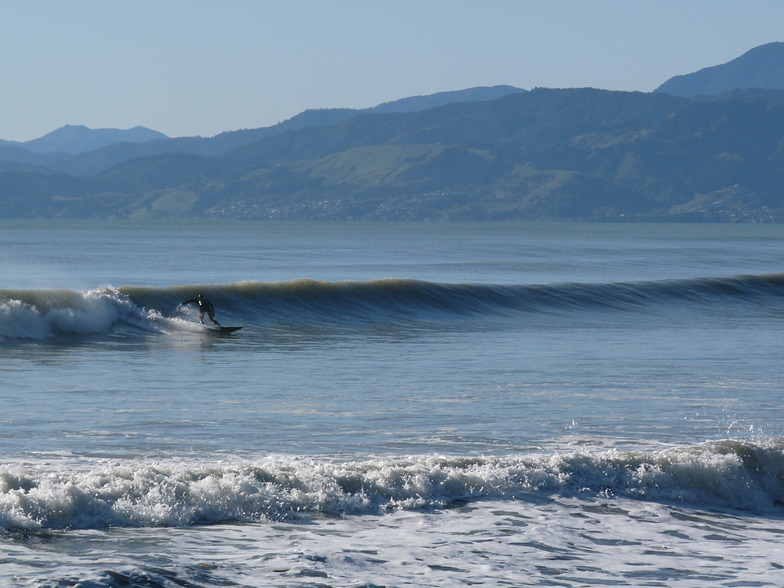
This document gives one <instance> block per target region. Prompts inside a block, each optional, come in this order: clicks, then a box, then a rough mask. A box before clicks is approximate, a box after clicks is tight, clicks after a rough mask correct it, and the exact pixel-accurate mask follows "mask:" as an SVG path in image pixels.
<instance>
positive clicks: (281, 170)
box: [0, 89, 784, 222]
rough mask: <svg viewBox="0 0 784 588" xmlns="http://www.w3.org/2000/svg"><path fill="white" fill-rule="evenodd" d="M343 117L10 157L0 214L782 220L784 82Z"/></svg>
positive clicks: (513, 98)
mask: <svg viewBox="0 0 784 588" xmlns="http://www.w3.org/2000/svg"><path fill="white" fill-rule="evenodd" d="M344 114H345V113H343V112H341V114H340V116H336V117H335V122H334V124H318V125H314V126H307V125H306V126H296V127H292V128H289V129H288V130H285V131H282V132H277V133H273V134H270V133H259V134H258V138H256V140H253V141H252V142H249V143H245V144H242V145H241V146H239V148H236V149H234V150H230V151H228V152H223V153H222V154H211V153H212V152H211V151H210V149H207V148H203V149H201V150H200V153H193V152H191V153H180V154H177V153H161V154H152V155H149V156H147V157H138V158H133V159H129V160H125V161H122V162H121V163H119V164H118V165H116V166H115V167H112V168H111V169H108V170H106V171H104V172H102V173H99V174H97V175H93V176H78V177H77V176H72V175H68V174H63V173H53V172H52V171H48V170H43V169H41V168H33V167H24V166H21V167H20V166H16V167H14V168H12V169H11V168H8V167H0V216H2V217H5V218H9V217H35V216H53V217H54V216H58V217H63V216H71V217H118V218H124V217H133V218H180V217H186V218H253V219H374V220H396V219H404V220H526V219H580V220H586V219H590V220H611V221H629V220H702V221H749V222H774V221H775V222H778V221H782V220H784V195H783V194H782V186H784V177H782V172H783V171H784V165H783V164H784V141H783V140H782V138H784V93H779V92H775V91H764V92H756V91H744V92H739V93H735V94H725V95H722V96H720V97H716V98H713V99H690V98H681V97H675V96H670V95H666V94H663V93H653V94H648V93H639V92H610V91H604V90H594V89H569V90H550V89H537V90H533V91H530V92H515V93H512V94H508V95H505V96H503V97H501V98H499V99H496V100H486V101H477V102H462V103H451V104H445V105H442V106H438V107H436V108H431V109H428V110H421V111H415V112H395V113H379V112H364V113H360V114H354V115H352V116H348V117H346V116H344ZM219 137H220V136H219ZM222 140H224V141H225V140H226V138H223V139H222ZM154 143H159V142H154Z"/></svg>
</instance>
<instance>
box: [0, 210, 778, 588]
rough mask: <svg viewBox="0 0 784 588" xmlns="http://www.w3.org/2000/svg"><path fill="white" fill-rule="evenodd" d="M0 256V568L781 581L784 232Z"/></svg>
mask: <svg viewBox="0 0 784 588" xmlns="http://www.w3.org/2000/svg"><path fill="white" fill-rule="evenodd" d="M0 247H1V248H2V249H1V250H2V256H0V585H2V586H36V587H38V586H50V587H70V586H80V587H98V586H117V587H120V586H148V587H156V586H165V587H175V586H176V587H182V586H185V587H194V586H296V587H298V586H695V587H698V586H699V587H703V586H733V587H737V586H782V585H784V413H783V412H782V402H783V401H784V369H783V368H782V356H784V337H783V336H782V335H783V334H784V273H781V272H784V226H781V225H730V224H727V225H689V224H679V225H667V224H658V225H643V224H363V223H354V224H351V223H347V224H339V223H323V224H319V223H240V222H235V223H228V222H227V223H195V222H191V223H161V224H132V223H120V222H116V223H114V222H92V223H88V222H69V221H61V222H55V221H48V222H44V221H15V222H11V221H0ZM199 293H202V294H204V295H205V296H206V297H207V298H209V299H210V300H211V301H212V302H213V304H214V305H215V309H216V318H217V320H218V321H220V323H221V324H223V325H236V326H240V325H241V326H243V328H242V329H241V330H239V331H237V332H235V333H232V334H221V333H218V332H216V331H214V330H212V329H210V328H209V327H207V326H202V325H201V324H199V316H198V313H197V312H196V310H195V309H194V308H193V307H190V306H188V307H183V306H180V305H179V303H180V302H182V301H183V300H186V299H189V298H193V297H194V296H196V295H197V294H199Z"/></svg>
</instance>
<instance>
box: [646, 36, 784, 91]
mask: <svg viewBox="0 0 784 588" xmlns="http://www.w3.org/2000/svg"><path fill="white" fill-rule="evenodd" d="M749 88H761V89H768V90H784V43H782V42H774V43H767V44H765V45H760V46H758V47H755V48H753V49H751V50H749V51H747V52H746V53H744V54H743V55H741V56H740V57H737V58H735V59H733V60H732V61H728V62H727V63H724V64H722V65H715V66H713V67H706V68H703V69H701V70H699V71H696V72H694V73H690V74H685V75H681V76H675V77H673V78H670V79H669V80H667V81H666V82H664V83H663V84H662V85H661V86H659V87H658V88H656V90H654V91H655V92H659V93H662V94H672V95H674V96H684V97H687V98H692V97H694V96H715V95H718V94H724V93H725V92H732V91H733V90H744V89H749Z"/></svg>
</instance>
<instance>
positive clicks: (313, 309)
mask: <svg viewBox="0 0 784 588" xmlns="http://www.w3.org/2000/svg"><path fill="white" fill-rule="evenodd" d="M198 292H201V293H203V294H204V295H205V296H207V297H208V298H209V299H210V300H212V301H213V303H214V304H215V306H216V308H217V309H218V314H219V316H228V317H229V318H230V319H232V320H237V321H242V322H243V323H244V324H261V325H263V324H270V323H274V322H288V323H308V322H320V323H323V322H371V323H375V322H378V323H386V322H396V321H425V320H449V319H450V318H456V317H467V316H481V315H487V316H509V315H514V314H525V313H550V314H552V313H564V312H569V313H573V312H592V311H597V310H610V311H625V312H635V311H641V310H653V309H656V308H657V307H659V308H664V307H666V308H672V307H679V306H680V307H691V308H696V307H710V306H712V305H720V304H725V303H730V302H738V301H745V302H756V303H765V302H769V301H774V302H775V301H777V299H779V298H780V297H782V296H784V275H783V274H773V275H761V276H737V277H730V278H698V279H691V280H666V281H656V282H637V283H609V284H601V283H598V284H594V283H568V284H555V285H520V286H515V285H478V284H440V283H433V282H425V281H418V280H401V279H385V280H374V281H367V282H322V281H315V280H308V279H303V280H295V281H290V282H280V283H263V282H242V283H235V284H213V285H204V286H196V285H192V286H176V287H170V288H152V287H121V288H111V287H106V288H99V289H96V290H91V291H88V292H75V291H70V290H0V338H2V339H37V340H41V339H47V338H51V337H56V336H63V335H65V336H69V335H70V336H80V335H81V336H84V335H96V334H108V333H111V332H114V331H115V330H117V329H118V327H122V328H124V329H125V330H126V332H128V331H132V332H133V331H135V332H139V331H141V332H145V331H146V332H149V331H152V332H169V331H171V330H177V329H182V328H187V324H188V322H189V321H190V322H192V320H193V316H192V315H191V316H190V317H188V316H187V315H186V314H184V313H183V312H182V311H181V310H180V309H179V308H178V303H179V302H181V301H182V300H185V299H188V298H191V297H193V296H195V295H196V293H198Z"/></svg>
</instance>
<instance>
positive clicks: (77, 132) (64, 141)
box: [18, 125, 168, 153]
mask: <svg viewBox="0 0 784 588" xmlns="http://www.w3.org/2000/svg"><path fill="white" fill-rule="evenodd" d="M167 138H168V137H167V136H166V135H164V134H163V133H159V132H158V131H153V130H151V129H148V128H145V127H134V128H132V129H128V130H121V129H89V128H87V127H86V126H84V125H65V126H64V127H61V128H59V129H57V130H55V131H52V132H51V133H48V134H47V135H44V136H43V137H40V138H38V139H33V140H32V141H27V142H25V143H20V144H18V145H19V146H21V147H23V148H24V149H27V150H28V151H32V152H33V153H84V152H86V151H93V150H94V149H99V148H101V147H105V146H107V145H112V144H114V143H146V142H148V141H154V140H156V139H167Z"/></svg>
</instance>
